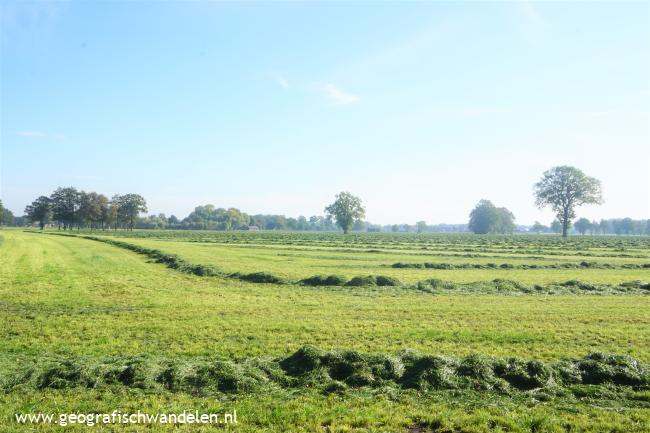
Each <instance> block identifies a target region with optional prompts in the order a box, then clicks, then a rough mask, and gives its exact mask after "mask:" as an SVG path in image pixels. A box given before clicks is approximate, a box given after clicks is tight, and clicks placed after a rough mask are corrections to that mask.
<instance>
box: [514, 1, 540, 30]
mask: <svg viewBox="0 0 650 433" xmlns="http://www.w3.org/2000/svg"><path fill="white" fill-rule="evenodd" d="M518 4H519V5H520V8H521V12H522V14H523V15H524V18H525V19H526V20H527V21H528V22H529V23H531V24H535V25H540V24H544V23H545V22H546V20H545V19H544V17H543V16H542V14H540V13H539V10H538V9H537V6H536V5H535V2H534V1H531V0H523V1H520V2H518Z"/></svg>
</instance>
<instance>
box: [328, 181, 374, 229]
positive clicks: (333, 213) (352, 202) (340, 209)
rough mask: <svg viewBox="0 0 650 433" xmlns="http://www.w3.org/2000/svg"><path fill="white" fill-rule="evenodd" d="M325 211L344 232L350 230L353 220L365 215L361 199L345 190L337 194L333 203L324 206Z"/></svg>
mask: <svg viewBox="0 0 650 433" xmlns="http://www.w3.org/2000/svg"><path fill="white" fill-rule="evenodd" d="M325 213H326V214H327V216H328V218H332V217H333V218H334V219H335V220H336V224H337V225H338V226H339V227H341V229H343V233H344V234H347V233H348V232H349V231H350V229H351V228H352V225H353V224H354V222H355V221H357V220H360V219H362V218H363V217H365V216H366V210H365V209H364V207H363V205H362V203H361V199H360V198H359V197H355V196H353V195H352V194H350V193H349V192H345V191H344V192H341V193H340V194H337V196H336V200H334V203H332V204H331V205H329V206H327V207H326V208H325Z"/></svg>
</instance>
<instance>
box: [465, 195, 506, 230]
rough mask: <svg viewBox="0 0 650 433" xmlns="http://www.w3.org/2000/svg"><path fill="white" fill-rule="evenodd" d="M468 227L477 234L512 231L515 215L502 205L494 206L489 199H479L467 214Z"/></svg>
mask: <svg viewBox="0 0 650 433" xmlns="http://www.w3.org/2000/svg"><path fill="white" fill-rule="evenodd" d="M468 227H469V229H470V230H471V231H473V232H474V233H477V234H487V233H501V234H505V233H512V232H513V231H514V229H515V216H514V215H513V214H512V212H510V211H509V210H508V209H506V208H504V207H500V208H498V207H496V206H495V205H494V204H492V202H491V201H489V200H481V201H479V202H478V204H477V205H476V207H475V208H474V209H473V210H472V212H471V213H470V215H469V224H468Z"/></svg>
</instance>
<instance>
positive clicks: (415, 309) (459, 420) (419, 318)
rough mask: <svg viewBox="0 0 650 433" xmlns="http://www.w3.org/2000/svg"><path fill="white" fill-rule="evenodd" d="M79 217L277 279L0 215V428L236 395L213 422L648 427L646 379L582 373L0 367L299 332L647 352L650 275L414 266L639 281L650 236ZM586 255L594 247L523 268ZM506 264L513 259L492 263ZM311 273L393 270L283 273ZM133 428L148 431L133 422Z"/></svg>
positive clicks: (354, 341) (541, 355)
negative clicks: (96, 375)
mask: <svg viewBox="0 0 650 433" xmlns="http://www.w3.org/2000/svg"><path fill="white" fill-rule="evenodd" d="M74 234H77V232H75V233H74ZM81 234H83V232H82V233H81ZM93 235H96V236H98V237H102V238H106V239H115V238H119V240H120V241H123V242H127V243H129V244H132V245H139V246H143V247H147V248H155V249H157V250H160V251H162V252H165V253H170V254H175V255H177V256H178V257H181V258H182V259H184V260H186V261H187V262H191V263H197V264H205V265H212V266H215V267H217V268H219V269H220V270H223V271H224V272H225V273H233V272H241V273H248V272H267V273H270V274H273V275H277V276H279V277H283V278H286V279H288V280H289V282H288V283H286V284H256V283H249V282H244V281H240V280H237V279H234V278H228V277H223V276H212V277H205V276H203V277H202V276H196V275H191V274H187V273H182V272H179V271H178V270H175V269H170V268H169V267H166V266H164V265H163V264H159V263H154V262H153V261H152V260H151V259H149V258H147V257H145V256H143V255H142V254H137V253H135V252H133V251H129V250H126V249H124V248H119V247H116V246H114V245H109V244H106V243H102V242H97V241H93V240H88V239H83V238H79V237H67V236H65V237H64V236H58V235H57V234H56V233H45V234H40V233H25V232H22V231H18V230H3V231H2V232H0V236H1V238H0V259H1V260H0V322H1V323H2V326H1V327H0V335H1V338H0V354H1V356H2V359H1V361H0V362H1V365H2V367H1V371H0V378H1V380H2V381H3V383H2V385H3V393H2V396H1V400H0V401H1V403H2V405H1V406H2V414H1V415H2V422H0V426H1V425H2V424H3V423H4V425H5V426H7V431H33V428H34V426H27V425H26V426H20V425H17V424H15V423H12V421H11V417H12V416H13V413H15V412H20V411H43V412H47V411H51V412H65V411H69V412H73V411H79V412H87V411H96V412H105V411H109V410H108V409H111V410H113V409H115V408H120V409H123V410H126V409H131V410H133V409H134V408H135V409H137V408H141V409H143V410H149V411H157V410H162V409H165V410H167V411H172V410H176V411H182V410H184V409H192V410H194V409H200V410H207V409H212V410H218V409H219V408H221V409H224V410H227V409H228V408H230V407H233V406H236V407H237V411H238V414H239V419H240V422H239V424H238V425H237V426H236V428H233V427H228V428H226V427H214V430H215V431H218V430H227V429H230V430H232V431H242V432H248V431H278V432H280V431H296V432H298V431H304V432H311V431H322V432H329V431H359V432H361V431H373V432H374V431H396V432H406V431H409V428H411V431H416V430H413V429H415V428H422V429H424V430H422V431H460V432H475V431H476V432H478V431H558V432H559V431H620V432H627V431H637V432H640V431H650V428H649V427H648V423H649V422H650V390H648V389H647V388H643V386H641V387H639V386H636V387H635V386H625V387H619V386H614V385H611V386H610V385H599V386H597V387H596V385H593V386H594V387H595V388H593V389H592V388H589V386H591V385H589V386H587V385H584V386H586V387H587V388H580V389H579V390H578V391H576V390H573V391H571V392H569V393H566V392H557V393H555V394H553V393H550V394H549V393H548V392H546V391H545V392H546V393H545V394H544V395H543V396H541V395H538V394H539V390H537V389H534V390H528V391H526V392H520V391H516V392H514V391H512V392H510V391H508V392H499V390H498V389H491V390H486V389H478V388H476V387H470V388H467V387H461V388H455V389H432V390H428V391H424V390H422V389H402V388H400V387H397V388H396V387H394V386H392V385H391V386H388V385H385V386H378V385H377V386H350V388H349V389H346V390H345V391H343V392H336V393H327V392H323V389H321V388H319V387H318V386H312V387H292V388H288V389H285V388H283V387H279V388H277V387H276V388H270V389H268V390H266V391H264V392H259V391H250V392H248V391H247V392H218V391H215V393H209V392H208V393H197V392H190V391H187V390H174V389H163V390H160V389H157V390H153V389H147V388H146V387H145V388H142V387H140V388H138V387H133V386H121V385H119V384H118V385H115V384H108V385H107V384H103V385H102V386H97V387H88V386H79V385H78V384H76V382H75V385H74V386H65V387H53V386H42V387H38V386H34V385H33V383H32V382H30V381H28V380H27V379H25V380H24V381H22V382H20V381H18V382H20V383H18V384H17V385H15V386H13V385H12V386H9V385H8V383H9V382H11V381H12V380H14V381H15V380H16V379H15V375H16V373H15V371H17V370H16V368H17V367H16V366H24V365H28V364H30V363H34V362H35V363H38V362H41V361H40V360H41V359H43V358H47V357H54V358H56V357H71V359H72V358H74V359H82V360H83V359H98V358H101V357H106V356H129V355H134V356H135V355H137V356H144V357H162V358H164V359H168V360H174V362H181V361H182V362H186V363H192V362H194V360H196V359H203V358H206V357H208V358H209V357H220V358H223V359H227V360H244V359H251V358H256V359H258V358H259V359H283V358H286V357H287V356H289V355H291V354H292V353H294V352H295V351H296V350H298V349H299V348H300V347H302V346H304V345H306V344H311V345H315V346H317V347H319V348H321V349H323V350H325V351H332V350H356V351H360V352H361V353H371V354H397V353H399V352H400V351H403V350H405V349H414V350H416V351H419V352H421V353H423V354H437V355H445V356H450V357H463V356H466V355H469V354H472V353H478V354H481V355H483V356H488V357H497V358H510V357H518V358H523V359H525V360H532V359H536V360H540V361H543V362H546V363H553V362H556V361H558V360H561V359H565V358H576V359H577V358H582V357H584V356H585V355H587V354H589V353H591V352H607V353H614V354H619V355H629V356H631V357H634V358H635V359H637V360H639V361H640V362H642V363H643V364H645V365H647V363H649V362H650V297H648V296H647V295H646V294H645V293H646V292H647V293H648V294H650V290H646V289H643V288H639V289H636V291H635V292H634V293H622V294H602V293H598V294H592V293H590V291H589V290H585V293H581V294H579V295H576V294H565V293H561V292H559V293H557V294H552V295H548V294H517V295H513V294H509V293H503V294H481V293H471V294H467V293H463V292H459V293H454V292H453V291H452V290H449V291H446V292H444V293H431V292H427V291H422V290H416V289H414V286H413V285H414V284H415V283H416V282H419V281H422V280H427V279H440V280H444V281H451V282H481V281H491V280H494V279H507V280H514V281H518V282H522V283H525V284H531V285H533V284H551V283H561V282H564V281H567V280H580V281H582V282H587V283H592V284H606V285H608V284H609V285H616V284H621V283H624V282H630V281H636V283H635V284H636V286H635V287H645V286H643V284H641V283H640V282H645V283H647V282H650V269H648V268H643V265H645V264H648V263H650V239H648V238H632V237H628V238H622V237H621V238H618V237H606V238H591V237H585V238H574V239H570V240H569V241H568V242H565V241H562V240H560V239H559V238H556V237H550V236H539V237H535V236H515V237H510V238H506V237H480V236H469V235H466V236H455V235H449V236H443V235H399V234H396V235H388V234H366V235H354V236H350V237H345V238H344V237H343V236H342V235H334V234H311V233H306V234H303V233H217V232H154V231H135V232H133V233H127V232H117V233H103V232H100V233H94V234H93ZM583 261H588V262H589V263H596V265H591V267H578V268H543V269H529V268H526V269H522V268H521V265H531V264H535V265H556V264H562V263H565V264H566V263H580V262H583ZM398 262H401V263H436V264H440V263H445V264H452V265H463V264H481V265H487V264H488V263H494V264H495V265H496V266H498V267H497V268H480V269H458V268H454V269H428V268H424V269H420V268H393V267H392V265H393V264H395V263H398ZM502 264H512V265H513V266H515V268H503V269H502V268H501V267H500V266H501V265H502ZM605 265H607V266H609V267H605ZM626 265H634V268H626V267H625V266H626ZM315 274H337V275H342V276H343V277H345V278H346V279H349V278H352V277H354V276H359V275H386V276H391V277H394V278H397V279H399V281H401V282H403V283H404V284H403V285H400V286H390V287H378V286H371V287H346V286H327V287H308V286H304V285H301V284H296V281H298V280H300V279H303V278H306V277H309V276H313V275H315ZM639 281H640V282H639ZM48 359H49V358H48ZM147 359H149V358H147ZM179 360H180V361H179ZM237 362H239V361H237ZM646 374H647V372H646ZM69 382H70V383H72V381H69ZM66 383H68V382H66ZM576 386H578V385H576ZM580 386H583V385H580ZM479 388H480V387H479ZM535 393H538V394H535ZM56 428H57V427H52V429H53V430H54V429H56ZM103 428H105V430H102V429H103ZM112 428H115V427H114V426H112ZM202 428H203V429H205V428H206V427H202ZM30 429H31V430H30ZM130 429H132V430H133V427H132V426H131V427H130ZM137 429H139V430H138V431H149V430H148V427H146V426H140V427H137V428H136V430H137ZM159 429H160V431H172V430H171V429H169V430H165V429H164V428H162V427H159ZM87 430H92V431H111V430H110V428H109V427H101V426H94V427H92V428H90V427H85V428H84V427H80V426H77V427H74V428H72V430H71V431H87ZM125 431H126V430H125ZM129 431H131V430H129ZM156 431H158V430H156ZM178 431H196V427H194V429H193V428H192V427H191V426H180V427H178Z"/></svg>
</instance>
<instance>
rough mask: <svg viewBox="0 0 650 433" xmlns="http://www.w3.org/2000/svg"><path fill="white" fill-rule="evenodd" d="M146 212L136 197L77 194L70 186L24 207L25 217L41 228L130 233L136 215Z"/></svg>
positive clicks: (136, 220)
mask: <svg viewBox="0 0 650 433" xmlns="http://www.w3.org/2000/svg"><path fill="white" fill-rule="evenodd" d="M146 211H147V202H146V201H145V199H144V198H143V197H142V196H140V195H138V194H125V195H114V196H113V197H112V198H111V199H110V200H109V199H108V198H107V197H106V196H105V195H103V194H98V193H96V192H85V191H79V190H77V189H76V188H73V187H67V188H57V189H56V190H55V191H54V192H53V193H52V195H50V196H49V197H46V196H40V197H38V198H37V199H36V200H34V201H33V202H32V203H31V204H29V205H27V207H25V217H26V219H27V221H29V222H31V223H38V225H39V227H40V228H41V229H43V228H44V227H45V226H46V225H54V226H57V227H58V228H59V229H63V230H71V229H73V228H75V227H76V228H91V229H103V230H105V229H110V228H113V229H117V228H128V229H130V230H133V228H134V227H135V226H136V224H137V222H138V218H139V215H140V214H141V213H142V212H146Z"/></svg>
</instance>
